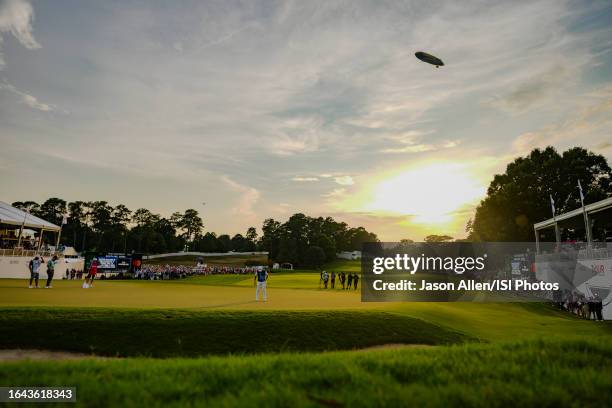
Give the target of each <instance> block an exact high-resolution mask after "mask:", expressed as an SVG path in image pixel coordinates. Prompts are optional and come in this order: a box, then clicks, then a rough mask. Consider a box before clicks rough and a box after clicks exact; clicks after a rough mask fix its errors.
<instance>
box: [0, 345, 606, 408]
mask: <svg viewBox="0 0 612 408" xmlns="http://www.w3.org/2000/svg"><path fill="white" fill-rule="evenodd" d="M611 366H612V346H611V345H610V342H609V341H608V339H600V340H592V339H590V340H588V339H575V338H570V339H563V340H562V339H557V338H554V339H545V340H537V341H528V342H527V341H516V342H512V343H505V342H502V343H496V344H467V345H461V346H450V347H430V348H405V349H389V350H382V351H363V352H336V353H318V354H280V355H258V356H242V357H223V358H221V357H213V358H205V359H169V360H151V359H125V360H105V361H96V360H83V361H66V362H56V361H54V362H20V363H7V364H0V383H1V384H9V383H10V384H20V385H37V384H45V385H67V384H70V385H73V386H76V387H77V400H78V401H79V403H80V405H86V406H90V407H119V406H121V407H137V406H143V407H182V406H202V407H209V406H213V407H240V406H248V407H259V406H273V407H321V406H323V407H325V406H328V407H341V406H352V407H373V406H374V407H376V406H388V407H398V406H402V407H403V406H405V407H413V406H427V407H449V406H457V407H465V406H475V407H525V406H531V407H604V406H609V402H610V397H611V396H612V373H611V371H610V367H611ZM20 406H23V405H20Z"/></svg>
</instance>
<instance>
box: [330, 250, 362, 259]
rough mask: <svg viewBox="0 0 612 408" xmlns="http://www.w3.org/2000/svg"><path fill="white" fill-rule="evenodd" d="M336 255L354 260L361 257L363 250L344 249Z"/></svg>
mask: <svg viewBox="0 0 612 408" xmlns="http://www.w3.org/2000/svg"><path fill="white" fill-rule="evenodd" d="M336 257H338V258H340V259H349V260H353V261H354V260H356V259H361V251H342V252H338V253H337V254H336Z"/></svg>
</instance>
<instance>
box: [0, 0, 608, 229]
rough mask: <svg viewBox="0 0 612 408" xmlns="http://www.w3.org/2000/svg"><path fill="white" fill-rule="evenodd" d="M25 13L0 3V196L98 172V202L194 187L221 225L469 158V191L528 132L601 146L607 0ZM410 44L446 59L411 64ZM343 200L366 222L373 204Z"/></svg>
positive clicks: (184, 194) (89, 187)
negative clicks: (475, 165) (473, 169)
mask: <svg viewBox="0 0 612 408" xmlns="http://www.w3.org/2000/svg"><path fill="white" fill-rule="evenodd" d="M0 1H1V0H0ZM34 8H35V10H34V9H33V7H32V5H31V4H30V3H29V2H26V1H17V0H13V1H3V2H0V60H2V61H4V60H6V62H7V63H6V64H4V65H3V67H2V68H0V69H1V70H2V71H1V75H0V123H1V125H0V143H1V145H2V149H0V163H3V165H4V166H5V167H4V168H3V170H4V169H9V170H8V172H7V171H5V172H4V173H3V177H2V178H1V179H0V190H1V191H3V193H4V194H5V195H6V197H5V199H6V200H9V201H10V200H23V199H43V198H45V197H46V196H49V195H56V194H60V193H61V195H62V196H66V197H67V198H70V197H72V198H73V199H85V200H87V199H94V198H97V197H98V195H99V194H101V193H100V190H99V189H95V188H94V187H95V186H104V191H105V194H106V195H111V196H112V195H113V194H115V195H116V197H110V196H109V197H104V198H105V199H108V200H110V201H113V200H115V201H123V200H124V201H125V202H126V203H128V204H129V203H130V202H132V203H135V204H134V205H135V206H147V205H148V204H147V203H146V202H142V201H143V200H148V201H149V202H150V203H151V204H154V205H155V206H156V207H157V211H159V212H161V213H164V212H165V213H171V212H172V211H174V210H176V209H177V208H194V206H195V205H198V204H197V203H200V202H201V201H202V200H203V198H202V196H203V195H205V196H206V199H205V200H206V202H207V203H208V204H207V206H206V213H207V214H206V215H205V216H206V217H207V221H206V225H207V228H211V229H213V230H216V231H224V232H226V231H227V232H233V233H236V232H244V229H245V228H246V227H248V226H250V225H259V222H260V221H262V220H263V219H264V218H266V217H268V216H272V215H273V214H275V213H278V214H281V213H282V214H285V213H290V212H291V211H300V212H304V213H312V214H315V215H317V214H321V215H327V214H329V213H330V212H331V211H336V210H337V211H340V210H338V209H337V207H336V206H335V204H334V203H335V202H337V201H340V199H342V200H344V201H346V200H349V201H350V200H356V197H362V196H364V197H365V196H367V195H368V192H370V190H369V189H371V188H372V186H371V185H370V184H369V182H370V181H371V180H376V181H377V182H380V181H381V179H382V178H385V177H387V178H393V177H395V176H396V175H397V173H398V172H401V171H404V170H405V168H406V167H408V166H413V165H421V164H422V165H431V164H432V163H441V162H444V161H453V162H458V163H459V162H460V163H469V162H473V161H474V160H475V159H478V160H480V159H481V158H487V160H488V161H487V165H486V166H484V165H483V166H482V167H481V168H480V170H479V171H480V174H477V175H475V176H479V177H481V178H482V180H480V181H479V182H481V184H483V185H486V184H487V182H488V180H489V179H490V177H491V174H492V173H493V172H494V171H499V170H500V169H503V166H504V165H505V164H506V163H507V161H506V160H511V159H512V158H513V157H515V156H516V155H517V154H523V153H525V152H526V151H528V149H530V148H531V147H534V146H541V145H543V144H551V143H553V144H556V145H558V146H559V147H566V146H570V145H572V144H580V145H583V146H585V147H587V148H590V149H594V150H595V151H598V149H599V151H598V152H601V153H603V154H607V155H608V157H612V149H611V148H610V147H609V140H610V139H609V135H610V134H611V130H610V128H611V126H612V124H611V123H610V121H609V119H608V118H609V117H611V116H612V115H610V110H609V108H607V107H606V106H607V105H606V104H607V103H608V102H607V101H609V98H610V95H609V94H608V93H606V92H605V90H606V89H607V86H609V84H610V83H611V81H612V77H611V73H610V70H609V66H610V61H611V60H612V55H611V54H612V52H611V50H612V21H611V20H610V16H611V15H612V6H611V5H609V4H607V3H606V2H589V3H585V2H573V1H565V0H560V1H559V0H534V1H518V2H509V1H501V0H500V1H491V2H481V1H463V2H460V3H458V2H455V1H444V0H442V1H436V2H405V1H395V0H385V1H374V0H356V1H350V2H346V1H342V0H338V1H336V0H330V1H314V0H313V1H283V2H280V3H274V2H272V3H270V2H267V1H258V0H254V1H251V2H249V3H248V4H244V3H240V2H233V1H227V2H200V1H190V0H187V2H166V3H164V5H163V6H162V5H160V4H158V3H142V2H134V1H131V0H127V1H121V2H104V3H102V4H99V3H98V2H76V3H70V4H69V3H65V2H35V3H34ZM34 12H35V13H36V19H34ZM34 34H35V35H34ZM39 42H40V43H39ZM41 44H42V45H43V46H44V49H42V50H39V51H32V50H33V49H36V48H39V47H40V45H41ZM418 50H424V51H427V52H431V53H432V54H434V55H437V56H439V57H441V58H442V59H443V60H444V61H445V63H446V65H445V66H444V67H441V68H439V69H436V68H435V67H433V66H430V65H428V64H425V63H423V62H421V61H419V60H417V59H416V58H415V57H414V53H415V51H418ZM595 90H598V91H595ZM50 101H51V102H52V103H51V102H50ZM64 111H69V112H70V114H69V115H61V114H57V112H64ZM49 113H50V114H49ZM489 158H490V160H489ZM25 162H27V163H31V164H32V166H29V167H28V168H27V169H25V170H23V171H18V170H17V169H19V168H20V167H19V166H17V164H19V163H25ZM6 163H8V164H9V165H6ZM479 163H480V161H479ZM10 169H14V170H10ZM50 169H53V171H50ZM16 180H19V182H17V181H16ZM110 180H112V181H110ZM425 182H426V181H423V183H425ZM111 183H112V187H110V184H111ZM28 185H42V186H51V185H52V186H53V189H52V191H51V190H47V187H44V188H40V189H37V190H36V192H35V193H32V192H31V189H27V188H26V187H24V186H28ZM48 189H51V187H48ZM169 191H170V192H171V193H168V192H169ZM31 194H35V196H34V197H32V196H31ZM93 196H95V197H93ZM314 198H318V199H314ZM194 203H196V204H194ZM278 203H290V204H291V205H290V206H280V205H279V204H278ZM342 210H343V211H344V213H345V214H347V219H348V217H353V218H351V219H352V220H353V221H354V222H356V223H358V222H362V221H363V222H364V223H366V222H367V223H369V224H368V225H369V227H371V228H372V229H373V230H374V231H376V232H379V231H378V228H377V227H376V222H375V221H374V220H376V214H368V216H367V217H363V218H361V217H357V216H354V215H353V213H354V212H355V211H357V210H358V209H352V212H351V211H349V210H350V209H347V208H343V209H342ZM339 213H340V212H339ZM378 216H380V217H383V215H381V214H378ZM453 216H454V217H455V218H457V220H458V221H457V222H456V223H455V224H453V225H454V227H456V229H455V230H453V231H448V232H452V234H453V235H456V234H458V233H463V232H462V231H461V224H462V223H463V222H464V221H465V220H464V219H463V218H462V217H469V214H467V213H466V214H463V213H462V214H459V213H458V212H457V213H454V214H453ZM340 218H341V219H342V217H340ZM379 220H380V222H381V225H383V224H384V227H381V231H380V235H381V237H382V238H390V239H392V238H397V237H401V236H404V235H407V236H408V237H412V238H419V237H420V236H419V234H421V233H422V232H423V229H422V226H418V227H417V226H416V225H415V224H414V222H412V221H413V219H412V218H410V217H403V218H402V217H399V218H384V220H383V219H382V218H380V219H379ZM393 223H395V230H393V227H392V225H393ZM411 228H413V229H412V230H411ZM393 231H394V232H393ZM411 231H414V233H412V232H411ZM439 232H443V231H439Z"/></svg>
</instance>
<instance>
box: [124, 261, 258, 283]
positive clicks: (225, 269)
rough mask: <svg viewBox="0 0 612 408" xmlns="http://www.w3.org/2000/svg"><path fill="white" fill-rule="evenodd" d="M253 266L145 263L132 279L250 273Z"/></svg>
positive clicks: (253, 269)
mask: <svg viewBox="0 0 612 408" xmlns="http://www.w3.org/2000/svg"><path fill="white" fill-rule="evenodd" d="M255 269H256V268H255V267H237V266H208V265H197V266H188V265H145V266H143V267H142V268H141V269H140V270H138V271H136V272H135V273H134V279H145V280H168V279H183V278H186V277H188V276H193V275H252V274H254V273H255Z"/></svg>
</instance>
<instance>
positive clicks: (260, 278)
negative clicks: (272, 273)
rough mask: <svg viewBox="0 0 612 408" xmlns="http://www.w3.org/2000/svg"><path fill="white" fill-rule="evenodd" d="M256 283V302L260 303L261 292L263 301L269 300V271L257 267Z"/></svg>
mask: <svg viewBox="0 0 612 408" xmlns="http://www.w3.org/2000/svg"><path fill="white" fill-rule="evenodd" d="M254 281H255V284H256V289H255V301H256V302H257V301H259V292H260V291H261V293H262V296H263V301H264V302H265V301H267V300H268V294H267V293H266V283H267V281H268V271H266V270H265V269H264V268H263V267H262V266H258V267H257V271H256V272H255V277H254Z"/></svg>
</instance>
